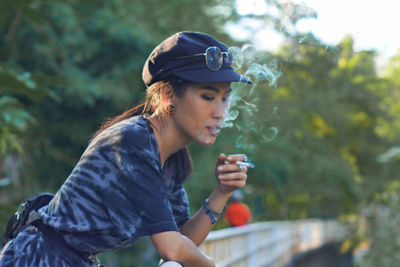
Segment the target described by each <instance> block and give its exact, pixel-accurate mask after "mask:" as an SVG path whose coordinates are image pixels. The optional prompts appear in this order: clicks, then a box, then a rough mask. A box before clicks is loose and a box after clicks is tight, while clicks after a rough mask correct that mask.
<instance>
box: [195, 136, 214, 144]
mask: <svg viewBox="0 0 400 267" xmlns="http://www.w3.org/2000/svg"><path fill="white" fill-rule="evenodd" d="M215 139H216V136H215V137H208V138H204V139H202V140H196V141H197V143H199V144H201V145H206V146H211V145H213V144H214V143H215Z"/></svg>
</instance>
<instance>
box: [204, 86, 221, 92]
mask: <svg viewBox="0 0 400 267" xmlns="http://www.w3.org/2000/svg"><path fill="white" fill-rule="evenodd" d="M201 89H205V90H211V91H214V92H217V93H219V89H218V88H217V87H214V86H212V85H205V86H203V87H201Z"/></svg>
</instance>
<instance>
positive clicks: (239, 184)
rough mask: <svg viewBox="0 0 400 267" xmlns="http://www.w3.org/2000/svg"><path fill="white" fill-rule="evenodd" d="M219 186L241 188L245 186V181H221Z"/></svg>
mask: <svg viewBox="0 0 400 267" xmlns="http://www.w3.org/2000/svg"><path fill="white" fill-rule="evenodd" d="M221 184H222V185H225V186H232V187H236V188H243V187H245V186H246V181H243V180H227V181H221Z"/></svg>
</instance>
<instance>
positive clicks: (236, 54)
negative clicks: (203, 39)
mask: <svg viewBox="0 0 400 267" xmlns="http://www.w3.org/2000/svg"><path fill="white" fill-rule="evenodd" d="M224 55H225V62H226V63H228V64H229V66H231V67H232V68H233V69H240V68H241V67H242V65H243V54H242V50H241V49H240V48H239V47H235V46H233V47H230V48H229V49H228V51H227V52H222V51H221V49H220V48H219V47H216V46H210V47H209V48H207V50H206V52H205V53H200V54H194V55H189V56H182V57H177V58H176V59H181V58H189V57H197V56H204V57H205V59H206V64H207V67H208V68H209V69H210V70H219V69H220V68H221V67H222V63H223V61H224Z"/></svg>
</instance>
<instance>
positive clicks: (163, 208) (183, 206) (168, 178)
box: [0, 116, 189, 266]
mask: <svg viewBox="0 0 400 267" xmlns="http://www.w3.org/2000/svg"><path fill="white" fill-rule="evenodd" d="M177 159H178V157H177V156H176V154H175V155H173V156H171V157H170V158H169V159H168V160H167V161H166V163H165V166H164V169H163V168H162V167H161V160H160V155H159V150H158V144H157V141H156V138H155V136H154V133H153V130H152V128H151V126H150V122H149V121H148V120H147V119H146V118H144V117H142V116H138V117H133V118H130V119H127V120H124V121H122V122H119V123H117V124H115V125H113V126H111V127H109V128H107V129H106V130H104V131H103V132H102V133H101V134H100V135H98V136H97V137H96V138H95V139H94V140H93V141H92V142H91V143H90V145H89V146H88V148H87V149H86V151H85V152H84V154H83V155H82V157H81V159H80V160H79V162H78V163H77V165H76V166H75V168H74V170H73V171H72V173H71V174H70V176H69V177H68V179H67V180H66V181H65V182H64V184H63V185H62V186H61V188H60V190H59V191H58V192H57V193H56V195H55V197H54V198H53V199H52V201H51V202H50V203H49V205H48V206H45V207H43V208H42V209H40V210H39V215H40V216H41V218H42V220H43V222H44V223H45V224H47V225H50V226H52V227H53V228H54V229H56V230H58V231H60V232H61V233H62V234H63V236H64V239H65V241H66V242H67V243H68V244H69V245H70V246H72V247H73V248H75V249H77V250H79V251H82V252H88V253H99V252H104V251H110V250H115V249H118V248H122V247H126V246H128V245H130V244H132V243H133V242H134V241H136V240H137V239H139V238H141V237H143V236H145V235H152V234H155V233H159V232H164V231H178V228H179V227H180V226H181V225H183V224H184V223H185V222H186V221H187V220H188V219H189V208H188V201H187V196H186V193H185V190H184V188H183V186H182V181H183V180H184V179H182V177H180V176H181V175H182V174H180V173H179V172H178V171H177V169H178V168H177V166H178V165H177V164H179V161H178V160H177ZM183 178H184V177H183ZM39 234H41V233H39ZM24 235H25V236H28V237H29V236H30V238H18V237H17V238H16V239H14V240H12V241H10V242H12V244H11V245H10V244H8V245H7V248H6V251H4V250H3V252H2V253H1V254H0V266H3V265H2V263H4V262H7V261H6V258H7V255H11V254H13V255H12V256H13V257H14V260H15V262H14V264H15V263H16V262H17V259H16V258H18V257H20V255H17V254H15V252H16V251H17V250H21V248H22V247H23V246H26V245H27V244H26V242H27V240H28V239H32V238H33V235H29V234H28V235H27V233H25V234H22V235H21V236H24ZM36 235H37V233H36ZM20 239H22V240H20ZM36 239H38V240H39V239H40V238H36ZM24 240H25V241H24ZM38 240H36V241H37V242H39V241H38ZM17 241H18V242H17ZM29 242H30V243H29V246H30V247H32V244H31V242H32V240H30V241H29ZM35 246H36V248H35V249H34V250H33V251H29V253H30V254H32V253H33V254H35V253H38V254H42V256H40V257H42V258H43V259H44V258H45V257H46V256H45V255H43V254H47V253H51V252H50V251H47V252H43V251H40V250H41V249H39V248H40V247H41V246H40V244H36V245H35ZM10 249H11V250H14V253H12V251H8V252H7V250H10ZM22 254H23V253H22ZM26 254H28V253H26ZM21 257H22V256H21ZM26 257H28V256H26ZM29 257H32V255H31V256H29ZM37 257H39V255H37ZM9 260H11V258H9ZM46 261H47V260H46ZM47 263H49V262H47ZM10 265H11V264H10ZM45 265H46V264H44V265H43V266H45ZM49 265H50V266H54V265H52V264H51V262H50V263H49ZM4 266H7V265H4ZM16 266H17V265H16ZM18 266H24V265H18ZM58 266H60V265H58Z"/></svg>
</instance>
